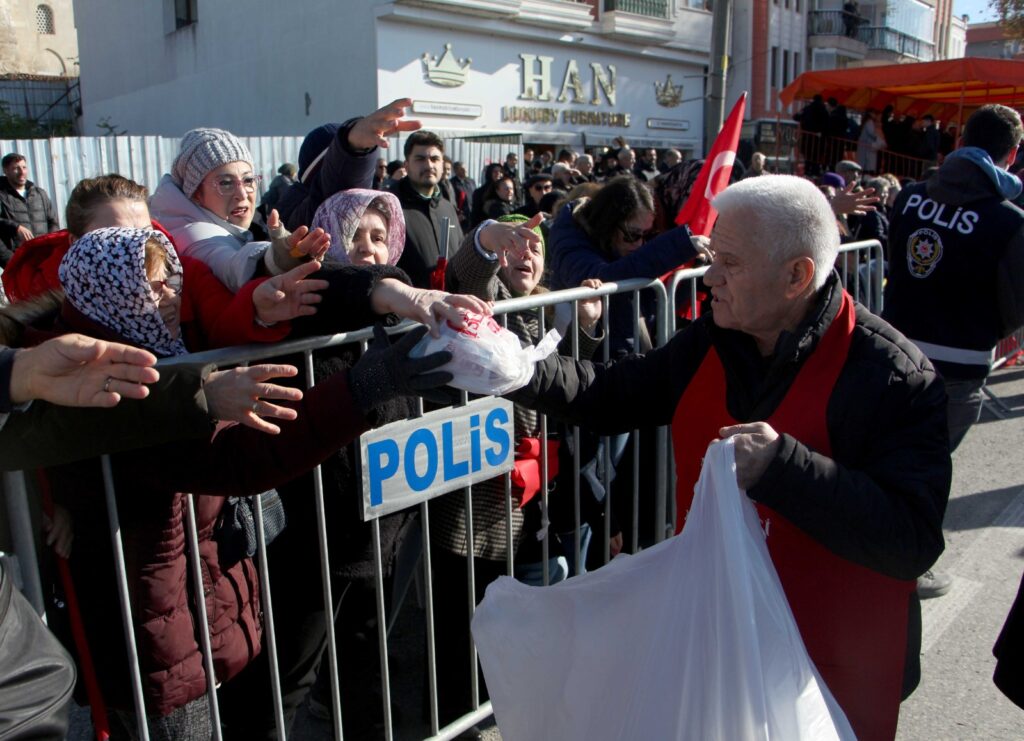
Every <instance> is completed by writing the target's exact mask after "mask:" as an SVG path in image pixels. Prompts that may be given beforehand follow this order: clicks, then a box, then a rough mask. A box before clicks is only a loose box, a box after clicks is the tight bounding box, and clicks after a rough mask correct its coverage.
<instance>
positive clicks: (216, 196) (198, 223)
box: [150, 129, 328, 291]
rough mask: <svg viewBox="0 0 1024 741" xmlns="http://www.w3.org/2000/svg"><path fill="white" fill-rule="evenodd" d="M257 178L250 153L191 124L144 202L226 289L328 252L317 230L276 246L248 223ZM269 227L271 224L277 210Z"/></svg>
mask: <svg viewBox="0 0 1024 741" xmlns="http://www.w3.org/2000/svg"><path fill="white" fill-rule="evenodd" d="M259 184H260V177H259V175H257V174H256V172H255V168H254V166H253V160H252V155H251V154H250V153H249V150H248V149H247V148H246V146H245V145H244V144H242V142H241V141H239V139H238V138H237V137H235V136H234V135H233V134H231V133H230V132H228V131H223V130H222V129H193V130H192V131H189V132H188V133H187V134H185V136H184V138H182V140H181V148H180V150H179V152H178V156H177V157H176V158H175V159H174V163H173V165H172V166H171V172H170V174H168V175H164V177H163V178H162V179H161V181H160V184H159V186H157V189H156V192H155V193H154V194H153V198H152V200H151V201H150V207H151V208H152V209H153V215H154V216H155V217H156V218H157V220H159V221H160V223H161V224H163V225H164V227H166V228H167V230H168V231H169V232H170V234H171V237H172V238H173V240H174V243H175V245H176V246H177V247H178V249H179V250H180V251H181V253H182V254H184V255H189V256H191V257H194V258H196V259H199V260H202V261H203V262H205V263H206V264H207V265H209V266H210V268H211V269H212V270H213V272H214V274H215V275H216V276H217V277H218V278H220V280H221V281H222V282H223V283H224V285H226V286H227V287H228V288H229V289H231V290H232V291H238V290H239V289H240V288H241V287H242V286H243V285H244V284H245V282H246V281H248V280H250V279H251V278H254V277H257V276H259V275H280V274H282V273H285V272H287V271H289V270H291V269H292V268H295V267H297V266H298V265H299V264H301V263H302V262H304V261H307V260H309V259H313V258H316V257H319V256H320V255H322V254H323V253H324V252H326V251H327V247H328V239H327V237H326V235H325V234H324V233H323V231H322V230H320V231H318V232H314V233H312V234H310V233H309V230H308V229H306V228H305V227H302V228H300V229H297V230H296V231H295V233H294V234H293V235H291V237H290V238H289V239H287V240H280V241H279V242H278V243H277V245H276V246H272V243H271V242H270V241H269V239H268V234H267V232H266V231H265V230H264V229H263V227H262V225H261V224H258V223H257V224H254V223H253V218H254V217H255V216H256V195H257V191H258V190H259ZM268 221H269V223H268V226H270V227H273V226H276V225H277V219H276V214H272V216H271V218H270V219H269V220H268Z"/></svg>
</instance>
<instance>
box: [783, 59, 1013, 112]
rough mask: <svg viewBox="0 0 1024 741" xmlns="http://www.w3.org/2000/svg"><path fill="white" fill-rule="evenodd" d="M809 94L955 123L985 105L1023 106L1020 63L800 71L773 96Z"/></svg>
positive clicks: (969, 62) (975, 62) (970, 62)
mask: <svg viewBox="0 0 1024 741" xmlns="http://www.w3.org/2000/svg"><path fill="white" fill-rule="evenodd" d="M815 95H821V96H822V97H823V98H826V99H827V98H835V99H836V100H837V101H839V102H840V103H841V104H842V105H845V106H846V107H848V108H853V109H855V110H864V109H866V108H876V109H878V110H882V109H883V108H884V107H885V106H887V105H891V106H893V107H894V109H895V110H896V112H897V113H906V114H909V115H912V116H916V117H920V116H923V115H924V114H926V113H930V114H931V115H933V116H934V117H935V118H937V119H939V120H941V121H956V120H958V119H959V118H960V116H961V115H962V116H963V117H964V118H966V117H967V116H968V115H969V114H970V113H971V112H972V111H974V110H975V109H976V108H978V107H979V106H981V105H984V104H985V103H1002V104H1003V105H1007V106H1010V107H1011V108H1017V109H1020V108H1024V62H1015V61H1008V60H1003V59H980V58H976V57H964V58H962V59H947V60H943V61H940V62H920V63H916V64H889V65H885V66H881V67H853V68H847V69H836V70H821V71H814V72H804V73H803V74H802V75H800V76H799V77H797V78H796V79H795V80H793V82H792V83H790V84H789V85H788V86H787V87H786V88H784V89H783V90H782V91H781V92H780V93H779V98H781V99H782V102H783V103H784V104H786V105H789V104H790V103H792V102H793V101H794V100H795V99H798V98H800V99H810V98H812V97H814V96H815ZM961 106H962V107H963V112H962V114H961V111H960V109H961Z"/></svg>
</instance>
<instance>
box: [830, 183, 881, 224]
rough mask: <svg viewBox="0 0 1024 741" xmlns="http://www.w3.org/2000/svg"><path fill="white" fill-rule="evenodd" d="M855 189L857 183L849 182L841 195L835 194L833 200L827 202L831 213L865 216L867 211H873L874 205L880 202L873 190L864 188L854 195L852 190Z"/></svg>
mask: <svg viewBox="0 0 1024 741" xmlns="http://www.w3.org/2000/svg"><path fill="white" fill-rule="evenodd" d="M856 187H857V181H856V180H851V181H850V182H849V183H848V184H847V186H846V187H845V188H843V190H842V192H841V193H837V194H836V196H835V198H833V199H832V200H831V201H829V205H831V206H832V213H834V214H835V215H836V216H842V215H843V214H866V213H867V212H868V211H874V210H875V204H876V203H878V202H879V201H880V200H881V199H880V198H879V197H878V196H876V195H875V189H874V188H865V189H864V190H860V191H857V192H856V193H854V192H853V189H854V188H856Z"/></svg>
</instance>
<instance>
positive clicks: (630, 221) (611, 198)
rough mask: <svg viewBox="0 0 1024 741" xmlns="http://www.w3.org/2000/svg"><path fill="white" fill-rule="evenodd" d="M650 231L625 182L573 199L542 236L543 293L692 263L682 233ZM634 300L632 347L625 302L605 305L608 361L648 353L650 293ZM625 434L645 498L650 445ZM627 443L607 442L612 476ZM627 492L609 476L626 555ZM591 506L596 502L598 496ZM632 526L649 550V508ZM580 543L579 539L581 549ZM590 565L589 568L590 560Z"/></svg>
mask: <svg viewBox="0 0 1024 741" xmlns="http://www.w3.org/2000/svg"><path fill="white" fill-rule="evenodd" d="M653 224H654V199H653V197H652V196H651V192H650V190H648V188H647V186H646V185H644V184H643V183H641V182H640V181H639V180H637V179H636V178H635V177H633V176H632V175H622V176H619V177H615V178H612V179H611V180H609V181H607V182H606V183H605V184H604V185H603V186H601V189H600V190H599V191H598V192H597V193H596V194H595V195H594V196H593V198H589V199H588V198H580V199H579V200H576V201H572V202H570V203H568V204H566V205H565V206H564V207H563V208H562V209H561V210H560V211H559V212H558V213H557V214H555V218H554V223H553V224H552V225H551V230H550V232H549V235H548V245H549V246H550V247H551V271H552V272H551V281H550V282H551V288H552V289H553V290H559V289H562V288H569V287H572V286H578V285H580V283H582V282H583V281H584V280H587V279H590V278H597V279H598V280H601V281H602V282H606V283H609V282H617V281H623V280H628V279H630V278H649V279H653V278H657V277H659V276H662V275H664V274H665V273H667V272H669V271H670V270H673V269H675V268H676V267H678V266H680V265H682V264H683V263H685V262H687V261H689V260H692V259H693V258H694V257H695V256H696V254H697V250H696V249H695V247H694V245H693V243H692V242H691V240H690V235H689V231H688V230H687V229H686V228H685V227H675V228H673V229H670V230H669V231H667V232H664V233H662V234H659V235H658V236H656V237H654V238H652V239H650V240H647V237H648V236H649V233H650V231H651V228H652V226H653ZM639 299H640V310H639V313H640V331H639V333H638V334H639V344H638V345H637V344H635V343H634V338H633V304H632V301H633V299H632V294H629V293H620V294H616V295H613V296H611V298H610V299H609V306H608V322H609V342H610V352H611V356H612V358H613V359H614V358H616V357H618V356H621V355H625V354H627V353H643V352H647V351H648V350H650V349H651V347H652V343H651V335H652V332H653V330H654V318H655V316H656V312H655V309H656V306H655V299H654V295H653V292H651V291H646V292H643V293H641V294H640V295H639ZM630 434H639V435H640V439H641V441H643V442H642V444H641V445H640V455H641V456H642V458H641V461H640V471H641V486H640V491H645V490H648V491H650V490H653V481H652V482H650V484H651V486H647V485H646V481H645V478H644V477H646V476H648V475H652V472H653V471H655V470H656V466H655V462H654V460H653V451H654V445H651V444H649V443H650V442H651V441H653V437H651V435H650V431H648V430H641V431H639V433H630ZM628 442H629V435H621V436H618V437H614V438H611V441H610V451H609V455H610V458H611V461H612V464H613V466H615V467H616V469H617V470H623V471H632V470H633V463H632V461H631V456H632V455H633V450H634V446H632V445H627V443H628ZM581 443H582V444H581V449H587V446H588V444H589V445H590V449H593V448H594V447H596V446H597V443H596V442H595V441H594V440H592V439H588V437H587V436H586V434H584V437H583V440H582V441H581ZM603 444H604V443H603V442H602V443H601V445H603ZM647 456H650V457H649V458H648V457H647ZM602 459H603V451H602V450H601V449H598V454H597V460H602ZM631 485H632V476H629V475H624V476H617V477H616V478H615V480H614V482H613V484H612V496H611V502H612V514H613V521H614V525H615V526H621V529H622V532H623V533H624V534H628V535H626V537H627V542H626V544H625V546H626V549H627V550H629V551H634V550H635V549H636V547H637V545H638V544H636V543H632V542H630V541H631V539H632V522H633V506H632V503H633V502H632V492H631V491H630V489H631ZM620 487H621V494H620V492H619V489H620ZM595 496H596V494H595ZM597 498H598V499H601V498H603V493H602V495H601V496H598V497H597ZM638 523H639V530H638V532H639V536H640V544H647V543H649V542H653V536H654V533H653V523H654V513H653V507H652V503H650V502H647V501H646V500H645V499H644V498H643V497H641V499H640V511H639V519H638ZM613 532H614V529H613ZM586 539H587V535H586V532H584V533H583V542H584V543H586ZM584 550H585V548H584ZM595 560H596V559H595ZM590 565H591V566H594V565H596V563H595V562H594V560H592V561H591V563H590Z"/></svg>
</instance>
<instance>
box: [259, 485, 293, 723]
mask: <svg viewBox="0 0 1024 741" xmlns="http://www.w3.org/2000/svg"><path fill="white" fill-rule="evenodd" d="M251 499H252V503H253V509H254V510H255V512H256V555H257V557H258V558H259V575H260V603H261V605H262V608H263V615H264V620H263V627H264V631H263V636H264V642H265V643H266V645H267V652H268V658H269V659H270V662H269V663H270V690H271V693H272V694H273V699H274V724H275V725H276V727H277V736H278V738H279V739H281V741H286V740H287V738H288V733H287V731H286V730H285V727H284V701H283V700H282V698H281V669H280V667H279V666H278V665H277V634H276V633H275V631H274V604H273V601H272V600H271V597H270V571H269V569H270V565H269V561H268V560H267V538H266V533H264V532H263V502H262V500H261V499H260V498H259V497H251Z"/></svg>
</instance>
